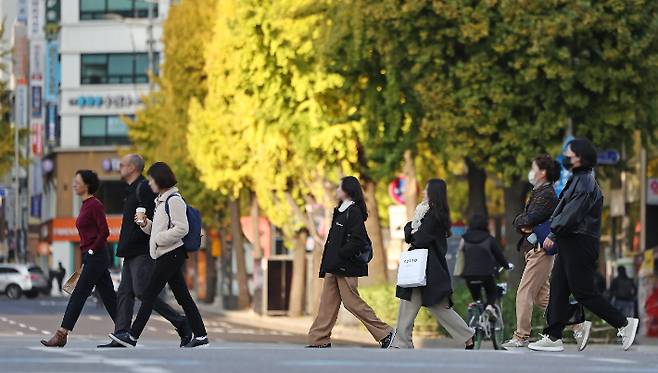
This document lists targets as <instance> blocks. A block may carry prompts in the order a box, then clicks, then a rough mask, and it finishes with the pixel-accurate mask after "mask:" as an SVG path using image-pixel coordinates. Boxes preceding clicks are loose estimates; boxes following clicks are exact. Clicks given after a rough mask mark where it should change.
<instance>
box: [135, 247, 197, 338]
mask: <svg viewBox="0 0 658 373" xmlns="http://www.w3.org/2000/svg"><path fill="white" fill-rule="evenodd" d="M186 258H187V253H186V252H185V248H184V247H182V246H181V247H179V248H177V249H175V250H174V251H171V252H169V253H167V254H165V255H163V256H161V257H159V258H158V259H156V260H155V268H154V270H153V273H152V274H151V281H149V284H148V286H147V287H146V290H145V291H144V295H143V296H142V305H141V307H140V308H139V312H138V313H137V317H135V321H134V322H133V325H132V328H131V330H130V335H132V336H133V337H134V338H139V336H140V335H141V334H142V331H144V327H145V326H146V323H147V322H148V320H149V317H151V312H152V311H153V306H154V304H155V300H156V299H157V297H158V294H160V291H162V289H164V287H165V285H166V284H169V287H170V288H171V291H172V292H173V293H174V297H175V298H176V301H177V302H178V304H180V305H181V307H183V311H185V316H187V320H188V321H189V323H190V327H191V328H192V331H193V332H194V336H195V337H203V336H206V335H207V333H206V328H205V326H204V325H203V320H202V319H201V314H200V313H199V309H198V308H197V306H196V303H194V299H192V295H190V291H189V290H188V289H187V284H185V278H184V277H183V264H185V259H186Z"/></svg>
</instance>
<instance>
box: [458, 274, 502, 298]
mask: <svg viewBox="0 0 658 373" xmlns="http://www.w3.org/2000/svg"><path fill="white" fill-rule="evenodd" d="M464 280H465V281H466V287H468V291H470V292H471V296H472V297H473V300H474V301H476V302H477V301H480V302H481V301H482V289H484V292H485V293H486V294H487V303H486V304H487V305H494V304H496V301H497V300H498V288H497V286H496V279H495V278H494V277H493V276H468V277H464Z"/></svg>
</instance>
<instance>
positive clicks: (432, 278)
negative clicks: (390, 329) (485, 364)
mask: <svg viewBox="0 0 658 373" xmlns="http://www.w3.org/2000/svg"><path fill="white" fill-rule="evenodd" d="M423 194H424V199H423V202H421V203H420V204H419V205H418V206H417V207H416V213H415V215H414V218H413V220H412V221H410V222H409V223H407V225H406V226H405V227H404V235H405V241H406V242H407V243H409V244H411V247H410V248H409V250H414V249H428V254H427V267H426V282H427V285H426V286H422V287H417V288H401V287H399V286H398V287H397V290H396V296H397V297H398V298H400V308H399V309H398V323H397V324H398V325H397V334H396V336H397V339H396V341H395V343H394V345H395V346H396V347H400V348H414V344H413V341H412V332H413V326H414V321H415V320H416V316H417V315H418V311H420V307H421V306H424V307H427V308H429V310H430V311H431V312H432V314H434V316H435V317H436V318H437V320H438V321H439V323H440V324H441V326H443V327H445V328H446V329H447V330H448V332H449V333H450V335H451V336H452V337H453V338H455V339H457V340H459V341H462V342H464V345H465V346H466V349H472V348H473V347H474V343H473V335H474V334H475V331H474V330H473V329H471V328H469V327H468V325H466V322H465V321H464V320H463V319H462V318H461V316H459V314H458V313H457V312H455V310H453V309H452V299H451V296H452V280H451V278H450V272H449V271H448V263H447V261H446V257H445V256H446V253H447V248H448V243H447V238H448V237H449V236H450V227H451V223H450V209H449V208H448V195H447V186H446V183H445V181H443V180H439V179H432V180H430V181H429V182H428V183H427V187H426V188H425V190H424V192H423Z"/></svg>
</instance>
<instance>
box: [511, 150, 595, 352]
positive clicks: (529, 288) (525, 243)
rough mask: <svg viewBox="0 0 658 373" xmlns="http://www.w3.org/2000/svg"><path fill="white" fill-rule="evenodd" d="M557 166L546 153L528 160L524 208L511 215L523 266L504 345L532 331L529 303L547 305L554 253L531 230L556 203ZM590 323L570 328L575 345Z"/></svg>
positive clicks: (518, 342) (517, 343)
mask: <svg viewBox="0 0 658 373" xmlns="http://www.w3.org/2000/svg"><path fill="white" fill-rule="evenodd" d="M560 172H561V167H560V164H559V163H558V162H557V161H555V160H554V159H553V158H551V156H549V155H538V156H537V157H536V158H535V159H534V161H533V162H532V169H531V170H530V172H529V173H528V182H529V183H530V184H531V185H532V186H533V189H532V192H531V193H530V197H529V198H528V202H527V203H526V206H525V210H524V211H523V213H521V214H519V215H518V216H517V217H516V218H515V219H514V226H515V227H516V229H517V231H518V232H519V233H520V234H521V235H522V236H521V239H520V240H519V244H518V245H517V248H518V250H519V251H521V252H522V253H523V254H524V257H525V270H524V271H523V275H522V276H521V282H520V283H519V287H518V289H517V291H516V331H515V332H514V336H513V337H512V339H510V340H509V341H507V342H506V343H505V344H503V347H505V348H519V347H527V346H528V343H529V338H530V333H531V331H532V325H531V323H532V310H533V306H537V307H539V308H540V309H541V310H543V311H546V307H548V294H549V287H550V283H549V277H550V274H551V269H552V268H553V258H554V256H553V255H554V253H548V252H546V251H545V250H544V249H543V248H542V247H541V244H542V243H541V242H537V234H535V233H534V230H535V229H537V227H539V226H541V225H542V224H546V223H547V222H548V220H549V219H550V217H551V215H552V214H553V211H555V208H556V207H557V203H558V198H557V195H556V194H555V188H554V185H553V184H554V183H555V182H556V181H557V180H559V179H560ZM591 326H592V323H591V322H589V321H586V322H584V323H583V324H581V325H580V326H578V327H575V328H574V336H575V337H576V340H577V341H578V345H579V348H581V347H583V348H584V346H585V345H586V340H587V339H589V333H590V330H591Z"/></svg>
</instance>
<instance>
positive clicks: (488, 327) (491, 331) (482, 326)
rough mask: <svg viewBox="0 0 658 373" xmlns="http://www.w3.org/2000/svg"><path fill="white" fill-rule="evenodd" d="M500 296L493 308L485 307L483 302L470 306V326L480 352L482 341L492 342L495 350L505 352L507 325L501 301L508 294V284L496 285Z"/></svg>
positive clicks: (473, 303)
mask: <svg viewBox="0 0 658 373" xmlns="http://www.w3.org/2000/svg"><path fill="white" fill-rule="evenodd" d="M496 288H497V289H498V296H497V300H496V304H495V305H494V306H493V307H487V306H485V305H484V304H483V303H482V302H481V301H477V302H472V303H470V304H469V305H468V316H467V318H468V326H469V327H471V328H473V329H475V335H474V336H473V342H474V343H475V347H474V348H475V349H476V350H479V349H480V347H481V346H482V341H486V340H491V342H492V343H493V347H494V349H495V350H504V349H505V348H504V347H503V343H504V338H505V323H504V320H503V310H502V303H501V302H500V300H501V299H502V297H503V296H505V294H507V284H506V283H498V284H496Z"/></svg>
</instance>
